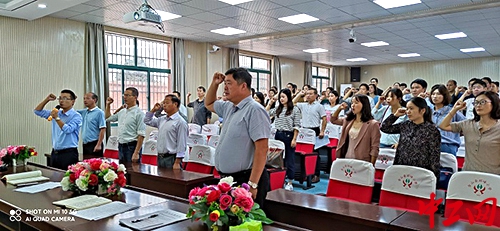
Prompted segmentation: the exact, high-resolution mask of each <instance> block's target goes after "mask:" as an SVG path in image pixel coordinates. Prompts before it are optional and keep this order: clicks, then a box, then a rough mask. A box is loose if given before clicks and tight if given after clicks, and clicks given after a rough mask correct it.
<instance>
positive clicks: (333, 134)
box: [324, 123, 342, 172]
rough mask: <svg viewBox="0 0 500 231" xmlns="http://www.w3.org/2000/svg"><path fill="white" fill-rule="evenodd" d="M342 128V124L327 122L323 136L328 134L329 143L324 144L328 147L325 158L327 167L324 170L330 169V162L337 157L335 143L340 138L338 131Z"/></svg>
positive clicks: (337, 142)
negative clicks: (326, 158)
mask: <svg viewBox="0 0 500 231" xmlns="http://www.w3.org/2000/svg"><path fill="white" fill-rule="evenodd" d="M341 130H342V126H339V125H336V124H332V123H327V124H326V129H325V136H328V139H329V140H330V143H329V144H328V145H327V146H326V147H327V148H328V153H329V155H328V160H327V168H328V169H324V170H325V171H326V172H329V171H330V168H329V167H331V166H332V162H333V161H335V159H336V158H337V145H338V144H339V139H340V135H339V134H340V131H341Z"/></svg>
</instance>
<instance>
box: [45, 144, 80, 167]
mask: <svg viewBox="0 0 500 231" xmlns="http://www.w3.org/2000/svg"><path fill="white" fill-rule="evenodd" d="M76 163H78V148H66V149H61V150H54V149H52V152H51V153H50V166H52V167H54V168H58V169H62V170H65V171H66V170H68V166H70V165H73V164H76Z"/></svg>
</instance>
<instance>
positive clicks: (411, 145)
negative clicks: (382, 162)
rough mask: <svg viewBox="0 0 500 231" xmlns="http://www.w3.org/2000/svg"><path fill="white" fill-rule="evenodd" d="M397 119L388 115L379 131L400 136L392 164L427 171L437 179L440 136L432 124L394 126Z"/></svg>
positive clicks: (401, 124) (408, 123) (400, 124)
mask: <svg viewBox="0 0 500 231" xmlns="http://www.w3.org/2000/svg"><path fill="white" fill-rule="evenodd" d="M397 119H398V117H396V116H394V115H392V114H391V115H390V116H389V117H388V118H387V119H386V120H384V122H383V123H382V127H380V130H381V131H383V132H385V133H388V134H400V137H399V145H398V148H397V149H396V157H395V158H394V164H398V165H410V166H415V167H421V168H425V169H428V170H430V171H432V172H433V173H434V175H436V177H439V167H440V164H439V159H440V157H441V134H440V133H439V130H438V129H437V128H436V126H435V125H434V124H433V123H429V122H424V123H421V124H415V123H413V122H412V121H405V122H402V123H398V124H394V122H396V120H397Z"/></svg>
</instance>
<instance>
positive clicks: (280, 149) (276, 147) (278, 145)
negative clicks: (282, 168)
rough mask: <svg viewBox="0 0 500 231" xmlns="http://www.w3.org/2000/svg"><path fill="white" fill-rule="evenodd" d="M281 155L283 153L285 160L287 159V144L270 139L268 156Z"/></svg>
mask: <svg viewBox="0 0 500 231" xmlns="http://www.w3.org/2000/svg"><path fill="white" fill-rule="evenodd" d="M279 153H283V158H285V143H283V142H282V141H279V140H275V139H269V141H268V150H267V156H270V155H272V156H274V155H276V154H279Z"/></svg>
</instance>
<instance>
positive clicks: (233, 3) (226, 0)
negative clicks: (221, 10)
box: [219, 0, 253, 6]
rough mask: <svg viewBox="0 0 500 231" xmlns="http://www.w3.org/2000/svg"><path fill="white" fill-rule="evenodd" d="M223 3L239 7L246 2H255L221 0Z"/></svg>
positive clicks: (247, 0) (249, 0)
mask: <svg viewBox="0 0 500 231" xmlns="http://www.w3.org/2000/svg"><path fill="white" fill-rule="evenodd" d="M219 1H221V2H225V3H227V4H231V5H233V6H234V5H238V4H241V3H245V2H251V1H253V0H219Z"/></svg>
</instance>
